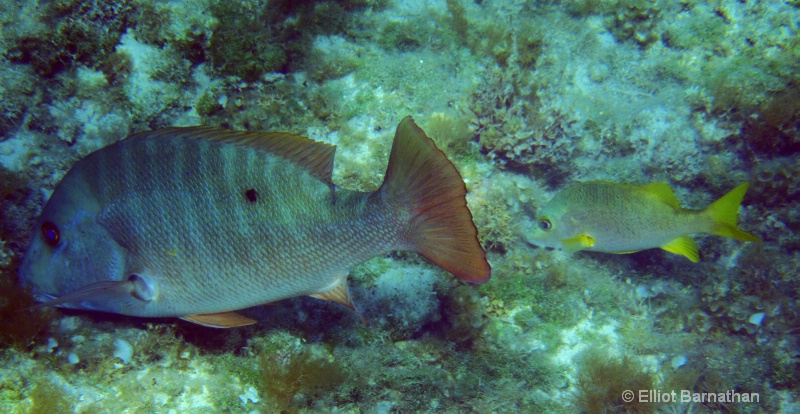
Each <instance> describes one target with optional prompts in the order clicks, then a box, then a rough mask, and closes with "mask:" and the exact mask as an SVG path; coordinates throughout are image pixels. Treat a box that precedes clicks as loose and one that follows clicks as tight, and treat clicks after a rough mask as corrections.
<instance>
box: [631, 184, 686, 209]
mask: <svg viewBox="0 0 800 414" xmlns="http://www.w3.org/2000/svg"><path fill="white" fill-rule="evenodd" d="M639 188H640V189H641V190H642V191H644V192H646V193H648V194H652V195H653V196H655V197H656V198H657V199H658V200H660V201H661V202H663V203H665V204H667V205H668V206H670V207H672V208H676V209H677V208H681V202H680V200H678V197H677V196H675V193H674V192H673V191H672V187H670V186H669V184H667V183H650V184H647V185H643V186H641V187H639Z"/></svg>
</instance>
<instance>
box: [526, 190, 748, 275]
mask: <svg viewBox="0 0 800 414" xmlns="http://www.w3.org/2000/svg"><path fill="white" fill-rule="evenodd" d="M748 187H749V184H748V183H744V184H741V185H739V186H738V187H736V188H734V189H733V190H731V191H730V192H729V193H728V194H725V195H724V196H722V198H720V199H719V200H717V201H716V202H714V203H713V204H711V205H710V206H708V208H706V209H705V210H691V209H685V208H682V207H681V205H680V202H679V201H678V198H677V197H676V196H675V193H673V192H672V189H671V188H670V186H669V184H666V183H653V184H648V185H643V186H637V185H626V184H616V183H608V182H587V183H580V184H576V185H574V186H571V187H568V188H566V189H564V190H563V191H561V192H560V193H558V194H557V195H556V196H555V197H553V199H552V200H551V201H550V203H548V204H547V206H545V207H544V208H543V209H542V211H541V214H540V215H539V218H538V220H537V227H536V228H535V230H534V231H533V232H532V234H530V235H529V236H528V242H530V243H531V244H534V245H537V246H542V247H554V248H559V249H564V250H567V251H572V252H574V251H578V250H590V251H595V252H604V253H619V254H623V253H634V252H638V251H641V250H646V249H654V248H661V249H664V250H666V251H668V252H670V253H675V254H680V255H683V256H685V257H686V258H687V259H689V260H691V261H692V262H698V261H699V260H700V254H699V253H698V249H697V244H695V242H694V240H692V238H691V237H689V236H688V235H690V234H695V233H710V234H716V235H718V236H723V237H731V238H734V239H738V240H744V241H751V242H760V241H761V239H760V238H758V237H756V236H754V235H752V234H750V233H747V232H745V231H743V230H741V229H740V228H739V227H738V225H737V215H738V211H739V205H740V204H741V202H742V198H744V194H745V193H746V192H747V188H748Z"/></svg>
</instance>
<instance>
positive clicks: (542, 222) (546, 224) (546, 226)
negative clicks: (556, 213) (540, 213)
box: [539, 217, 553, 231]
mask: <svg viewBox="0 0 800 414" xmlns="http://www.w3.org/2000/svg"><path fill="white" fill-rule="evenodd" d="M539 228H540V229H542V230H544V231H549V230H550V229H552V228H553V223H552V222H551V221H550V219H549V218H547V217H542V218H540V219H539Z"/></svg>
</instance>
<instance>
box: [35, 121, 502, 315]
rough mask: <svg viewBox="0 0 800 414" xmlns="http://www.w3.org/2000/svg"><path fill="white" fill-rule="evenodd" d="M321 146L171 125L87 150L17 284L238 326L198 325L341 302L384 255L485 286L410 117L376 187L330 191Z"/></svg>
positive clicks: (450, 190) (458, 194)
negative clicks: (292, 301)
mask: <svg viewBox="0 0 800 414" xmlns="http://www.w3.org/2000/svg"><path fill="white" fill-rule="evenodd" d="M284 135H286V134H284ZM259 145H260V146H259ZM395 147H398V148H400V150H397V151H395ZM264 148H267V149H268V150H265V149H264ZM330 148H331V147H328V146H326V145H325V144H316V143H313V142H312V141H310V140H307V139H305V138H302V137H297V136H289V135H286V136H283V135H280V136H276V135H263V134H262V135H253V136H252V137H251V136H249V135H246V134H244V135H243V134H238V135H237V134H234V133H230V134H227V133H226V132H224V131H221V130H210V129H194V130H193V129H170V130H162V131H156V132H153V133H144V134H139V135H137V136H133V137H131V138H129V139H126V140H123V141H120V142H118V143H116V144H113V145H111V146H109V147H107V148H105V149H103V150H100V151H97V152H95V153H92V154H90V155H88V156H87V157H85V158H84V159H83V160H81V161H80V162H79V163H78V164H76V165H75V166H74V167H73V169H72V170H71V171H70V172H69V173H68V174H67V175H66V176H65V177H64V179H63V180H62V182H61V183H59V186H58V187H57V188H56V190H55V191H54V193H53V196H52V197H51V200H50V201H48V205H47V206H46V207H45V210H44V211H43V214H42V217H41V218H40V220H39V223H38V224H37V226H39V227H40V228H41V231H42V233H41V234H38V235H36V237H35V238H34V241H33V243H32V245H31V248H30V249H29V251H28V253H27V254H26V259H25V262H24V263H23V266H22V269H21V274H22V276H23V280H24V281H26V283H27V284H29V285H32V286H33V288H34V290H35V291H38V293H39V294H40V296H41V298H43V299H51V301H50V302H48V303H51V304H55V305H58V306H66V307H77V308H85V309H94V310H104V311H110V312H116V313H124V314H131V315H137V316H178V317H184V318H187V319H188V320H192V321H194V322H198V323H202V324H207V325H210V326H236V324H245V323H244V322H242V320H240V319H236V318H235V317H234V319H227V320H223V321H222V322H220V321H219V320H218V319H213V321H211V322H209V321H210V320H211V319H209V315H216V314H221V313H227V312H230V311H233V310H237V309H242V308H246V307H251V306H255V305H259V304H263V303H266V302H271V301H275V300H280V299H283V298H287V297H292V296H299V295H312V296H315V297H320V298H324V299H330V300H335V301H338V302H341V303H343V304H345V305H347V306H349V307H351V308H353V307H354V306H353V305H352V303H351V302H350V299H349V295H348V294H347V286H346V277H347V271H348V270H349V269H350V268H351V267H353V266H355V265H357V264H359V263H361V262H363V261H366V260H368V259H369V258H371V257H374V256H376V255H378V254H382V253H385V252H388V251H391V250H394V249H406V250H413V251H418V252H419V253H421V254H423V255H425V256H426V257H428V258H430V259H431V260H433V261H434V263H437V264H440V265H441V266H443V267H445V268H446V269H448V270H451V271H453V272H454V273H456V274H457V276H459V277H462V278H464V279H466V280H470V281H473V282H482V281H485V280H486V279H488V277H489V271H490V270H489V266H488V263H486V261H485V253H484V252H483V250H482V249H481V248H480V245H479V244H478V242H477V238H476V235H477V232H476V230H475V228H474V224H473V223H472V220H471V215H470V214H469V211H468V210H467V209H466V202H465V199H464V194H465V190H464V187H463V182H462V181H461V179H460V176H459V175H458V173H457V171H456V170H455V168H454V167H453V166H452V164H450V163H449V161H447V159H446V158H444V154H442V153H441V151H439V150H438V149H436V148H435V146H434V145H433V143H432V141H430V139H429V138H428V137H427V136H425V135H424V132H422V130H420V129H419V128H418V127H416V125H414V124H413V121H411V120H410V118H407V119H406V120H404V122H403V123H401V125H400V126H399V127H398V133H397V135H396V138H395V144H394V145H393V151H392V157H391V159H390V167H389V170H388V171H387V178H386V180H387V182H385V185H384V186H383V187H382V189H381V190H379V191H377V192H375V193H366V192H357V191H348V190H338V189H337V190H335V191H334V188H333V186H332V183H331V181H330V168H331V165H332V162H333V151H332V149H330ZM395 152H397V154H395ZM401 162H409V163H411V164H412V165H410V166H406V167H403V166H400V167H398V166H397V165H396V164H398V163H401ZM419 162H425V163H427V166H428V167H429V168H430V167H435V170H434V171H436V169H439V170H441V174H431V173H430V171H428V170H423V169H421V168H418V167H415V166H414V165H413V164H414V163H419ZM395 170H397V171H398V172H393V171H395ZM402 186H411V187H413V188H402ZM420 188H421V189H420ZM398 190H403V191H398ZM48 229H49V230H51V231H50V232H49V233H48ZM53 229H56V231H57V232H60V233H64V238H63V239H60V238H59V237H58V236H59V235H60V233H56V235H55V236H53V231H52V230H53ZM65 229H66V230H65ZM73 229H75V230H77V231H74V232H73V231H69V230H73ZM53 238H55V239H56V240H53ZM431 240H433V241H431ZM440 244H441V246H440ZM98 251H104V252H105V254H104V256H105V257H97V256H96V255H97V253H98ZM87 254H88V258H87ZM78 257H83V259H78ZM226 317H227V316H226ZM214 318H216V316H214Z"/></svg>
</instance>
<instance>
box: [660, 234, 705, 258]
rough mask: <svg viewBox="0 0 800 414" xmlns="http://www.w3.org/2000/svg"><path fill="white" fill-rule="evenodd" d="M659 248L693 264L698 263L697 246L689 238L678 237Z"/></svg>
mask: <svg viewBox="0 0 800 414" xmlns="http://www.w3.org/2000/svg"><path fill="white" fill-rule="evenodd" d="M661 248H662V249H664V250H666V251H668V252H670V253H675V254H679V255H681V256H685V257H686V258H687V259H689V260H691V261H692V262H694V263H697V262H699V261H700V252H699V251H698V248H697V244H696V243H695V242H694V240H692V238H691V237H689V236H682V237H678V238H676V239H674V240H672V241H671V242H669V243H667V244H665V245H663V246H661Z"/></svg>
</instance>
